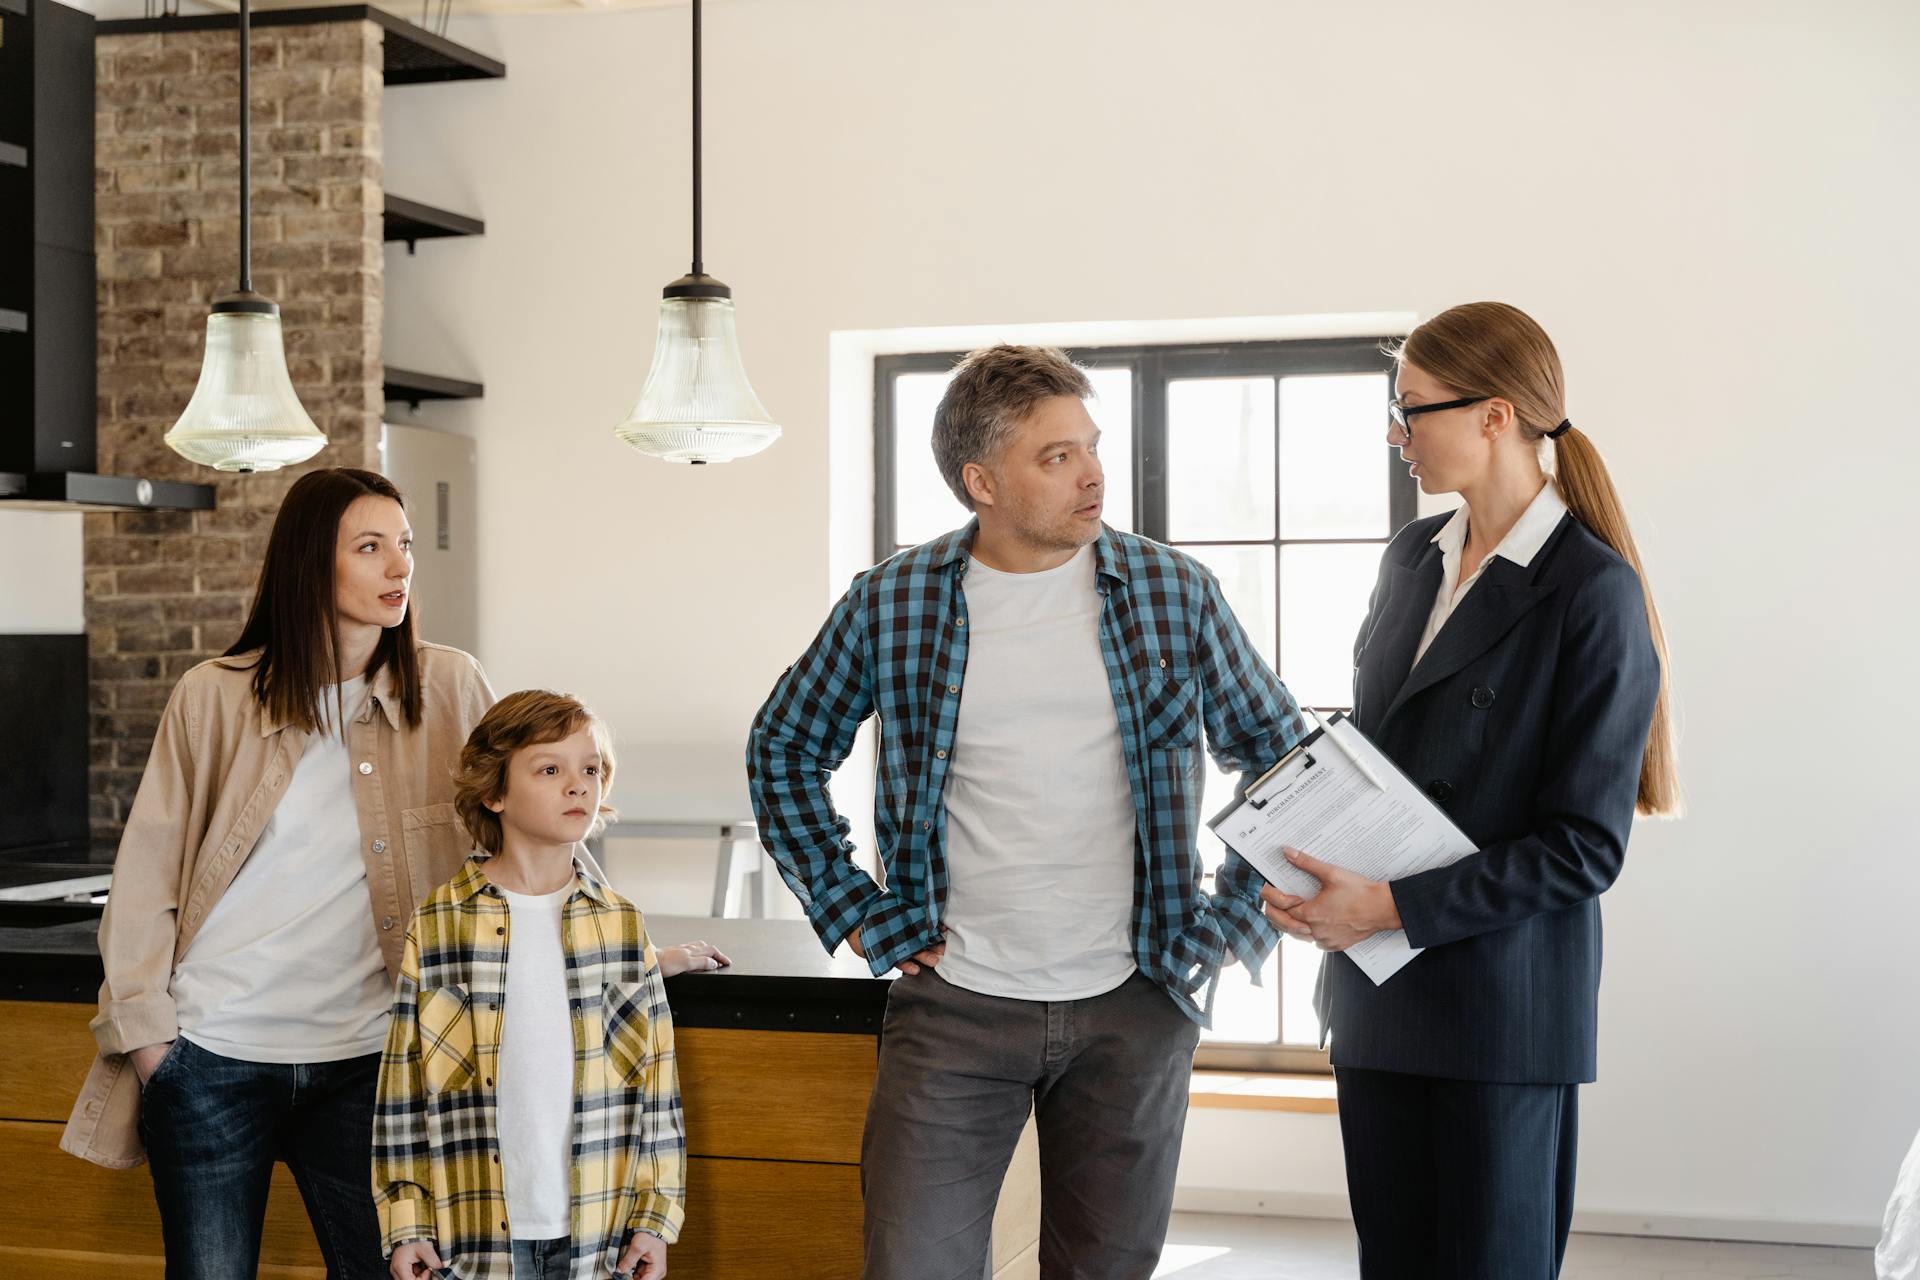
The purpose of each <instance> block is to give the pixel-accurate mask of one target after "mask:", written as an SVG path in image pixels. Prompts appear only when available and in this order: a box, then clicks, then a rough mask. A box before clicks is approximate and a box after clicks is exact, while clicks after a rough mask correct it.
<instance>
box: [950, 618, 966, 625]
mask: <svg viewBox="0 0 1920 1280" xmlns="http://www.w3.org/2000/svg"><path fill="white" fill-rule="evenodd" d="M953 625H954V626H956V627H964V626H966V625H967V620H966V619H965V618H955V619H954V620H953Z"/></svg>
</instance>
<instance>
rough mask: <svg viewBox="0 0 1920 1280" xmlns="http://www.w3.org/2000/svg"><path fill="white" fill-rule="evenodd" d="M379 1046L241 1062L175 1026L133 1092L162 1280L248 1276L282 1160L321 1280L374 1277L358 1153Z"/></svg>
mask: <svg viewBox="0 0 1920 1280" xmlns="http://www.w3.org/2000/svg"><path fill="white" fill-rule="evenodd" d="M379 1072H380V1055H379V1054H377V1053H372V1054H368V1055H366V1056H364V1057H359V1058H348V1059H345V1060H343V1061H340V1062H317V1063H302V1064H298V1065H293V1066H287V1065H281V1064H275V1063H266V1062H241V1061H239V1060H237V1059H234V1058H226V1057H222V1056H221V1055H219V1054H217V1053H213V1052H210V1051H209V1050H206V1049H202V1048H201V1047H200V1046H199V1045H197V1044H194V1043H193V1042H192V1041H190V1040H188V1039H186V1038H185V1037H184V1036H183V1037H181V1038H180V1039H178V1040H176V1041H175V1042H174V1045H173V1048H172V1049H171V1050H169V1051H168V1053H167V1056H166V1057H165V1058H163V1059H161V1062H160V1065H159V1066H158V1067H157V1068H155V1070H154V1073H153V1075H152V1077H150V1078H149V1079H148V1081H147V1083H146V1086H145V1087H144V1088H143V1089H142V1091H141V1095H140V1138H141V1141H142V1142H144V1143H145V1144H146V1148H147V1163H148V1166H149V1168H150V1169H151V1170H152V1172H153V1196H154V1199H155V1201H157V1202H158V1204H159V1206H160V1229H161V1233H162V1235H163V1236H164V1238H165V1241H166V1250H167V1280H252V1278H253V1275H254V1272H255V1270H256V1268H257V1265H258V1262H259V1258H260V1231H261V1225H262V1223H263V1221H264V1220H265V1218H266V1212H267V1185H268V1183H269V1182H270V1181H271V1180H272V1178H273V1165H274V1161H276V1160H280V1161H284V1162H285V1163H286V1165H287V1167H288V1168H289V1169H290V1170H292V1171H293V1177H294V1181H295V1182H296V1183H298V1184H299V1187H300V1196H301V1199H303V1200H304V1201H306V1205H307V1217H308V1218H309V1219H311V1220H312V1222H313V1234H314V1236H315V1238H317V1239H318V1241H319V1243H320V1252H321V1254H322V1255H323V1256H324V1257H325V1259H326V1263H327V1275H328V1277H329V1280H384V1277H385V1276H386V1275H387V1264H386V1260H385V1259H384V1258H382V1257H381V1251H380V1222H379V1218H378V1216H377V1215H376V1214H375V1213H374V1208H373V1190H372V1186H371V1184H370V1183H369V1181H368V1176H369V1175H368V1170H369V1167H370V1166H369V1163H368V1161H369V1160H370V1158H371V1155H370V1153H371V1152H372V1150H373V1095H374V1086H375V1082H376V1080H377V1079H378V1076H379Z"/></svg>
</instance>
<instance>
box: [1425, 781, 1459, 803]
mask: <svg viewBox="0 0 1920 1280" xmlns="http://www.w3.org/2000/svg"><path fill="white" fill-rule="evenodd" d="M1427 794H1428V795H1430V796H1432V797H1433V798H1434V800H1435V801H1437V802H1438V803H1440V804H1445V803H1446V802H1447V801H1449V800H1451V799H1453V784H1452V783H1451V782H1448V781H1447V780H1446V779H1445V778H1441V779H1439V780H1438V781H1436V782H1429V783H1428V784H1427Z"/></svg>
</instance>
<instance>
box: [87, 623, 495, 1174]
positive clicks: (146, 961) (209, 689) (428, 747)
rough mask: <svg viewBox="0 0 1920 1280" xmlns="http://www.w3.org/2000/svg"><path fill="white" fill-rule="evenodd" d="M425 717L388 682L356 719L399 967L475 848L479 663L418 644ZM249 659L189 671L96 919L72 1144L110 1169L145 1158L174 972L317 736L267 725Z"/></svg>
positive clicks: (358, 775) (377, 891)
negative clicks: (443, 888) (90, 1055)
mask: <svg viewBox="0 0 1920 1280" xmlns="http://www.w3.org/2000/svg"><path fill="white" fill-rule="evenodd" d="M419 654H420V683H421V699H422V708H421V724H420V727H419V728H418V729H409V728H407V727H406V721H405V719H404V718H403V717H402V714H401V708H400V706H399V704H398V703H397V702H396V701H395V700H394V697H393V687H392V682H391V680H390V678H389V677H388V673H387V672H385V671H382V672H381V673H380V674H379V675H377V676H375V677H374V679H373V691H372V692H373V696H372V697H371V698H370V699H369V700H368V703H367V706H366V708H365V709H364V710H363V711H362V712H361V714H360V716H359V717H358V718H357V719H355V720H353V721H351V722H350V723H349V724H348V726H347V747H348V750H349V751H350V753H351V759H352V760H353V762H354V773H353V800H354V809H355V811H356V816H357V817H358V818H359V825H360V839H361V854H362V856H363V857H364V858H365V859H366V864H367V889H368V892H369V896H370V898H371V901H372V906H373V922H374V925H375V927H376V928H377V929H378V930H379V935H380V951H381V955H382V956H383V957H384V958H385V960H386V962H387V972H388V974H389V975H396V976H397V975H398V973H399V972H400V952H401V946H402V943H403V942H404V940H405V938H406V932H407V920H408V918H409V917H411V916H412V915H413V911H414V908H415V907H417V906H419V904H420V902H421V900H422V899H424V898H425V897H426V896H427V895H428V894H429V893H431V892H432V891H433V890H434V889H436V888H438V887H439V886H440V885H441V884H443V883H445V882H446V881H447V880H448V879H450V878H451V877H452V876H453V874H454V873H455V872H456V871H458V870H459V869H460V865H461V862H462V861H463V860H464V859H465V858H466V856H467V854H468V853H469V852H470V851H471V848H472V843H471V841H470V840H469V839H468V838H467V835H466V832H465V830H464V828H462V827H461V825H460V820H459V818H458V817H457V816H456V815H455V813H454V809H453V771H454V767H455V765H456V764H457V763H458V762H459V758H460V748H461V746H462V745H463V744H464V743H465V742H466V740H467V733H468V731H469V730H470V729H471V728H472V727H473V725H474V724H475V723H476V722H477V721H478V720H479V719H480V717H481V716H482V715H483V714H485V712H486V710H487V708H488V707H490V706H492V705H493V690H492V689H490V688H489V687H488V685H487V678H486V675H485V674H484V673H483V672H482V671H481V670H480V664H479V663H477V662H475V661H474V660H473V658H472V657H470V656H469V655H467V654H465V653H462V652H461V651H460V650H458V649H449V648H446V647H445V646H443V645H437V644H422V645H420V647H419ZM252 667H253V659H252V658H251V657H250V656H248V655H241V656H239V657H234V658H215V659H213V660H212V661H210V662H203V663H201V664H200V665H199V666H197V667H195V668H194V669H193V670H191V671H189V672H187V674H186V675H185V676H183V677H181V680H180V683H179V685H177V686H176V687H175V688H174V691H173V696H172V698H171V699H170V700H169V701H168V703H167V709H166V712H165V713H164V714H163V715H162V716H161V717H160V728H159V731H158V732H157V733H156V734H155V736H154V740H153V754H152V755H151V756H149V757H148V759H147V771H146V774H145V776H143V777H142V778H141V779H140V790H139V792H138V794H137V795H135V797H134V801H133V811H132V812H131V813H130V814H129V815H128V817H127V825H126V829H125V831H124V832H123V833H122V834H121V837H120V853H119V856H118V857H117V858H116V859H115V861H114V866H113V886H112V890H111V892H110V893H109V894H108V897H107V909H106V914H105V915H103V916H102V917H101V920H100V957H101V960H102V961H103V962H104V964H105V968H106V982H105V983H104V984H103V985H102V986H101V988H100V1013H99V1016H97V1017H95V1018H94V1020H93V1023H92V1026H93V1034H94V1038H95V1039H96V1040H97V1041H99V1044H100V1056H99V1057H98V1058H96V1059H95V1061H94V1064H93V1070H92V1071H90V1072H89V1073H88V1074H87V1082H86V1084H85V1085H84V1086H82V1088H81V1090H80V1097H79V1099H78V1100H77V1101H76V1102H75V1103H74V1107H73V1115H72V1117H71V1118H69V1119H68V1121H67V1128H66V1132H65V1133H64V1134H63V1135H62V1137H61V1139H60V1146H61V1149H62V1150H65V1151H69V1152H71V1153H73V1154H74V1155H77V1156H80V1157H82V1158H84V1159H87V1160H91V1161H93V1162H94V1163H95V1164H102V1165H106V1166H108V1167H109V1168H126V1167H128V1166H131V1165H135V1164H138V1163H140V1162H141V1161H142V1160H143V1159H145V1153H144V1152H143V1151H142V1150H141V1147H140V1137H139V1132H138V1122H139V1114H140V1084H139V1077H138V1075H137V1074H136V1073H135V1072H134V1070H133V1064H132V1061H131V1060H130V1059H129V1058H128V1057H127V1055H128V1054H129V1053H130V1052H132V1051H133V1050H135V1049H139V1048H142V1047H143V1046H146V1045H150V1044H159V1043H161V1042H163V1041H167V1040H172V1039H173V1038H174V1037H175V1036H176V1035H178V1033H179V1023H178V1021H177V1020H176V1018H175V1013H174V1004H173V994H172V990H171V988H172V985H173V970H174V966H175V965H176V964H178V963H179V961H180V958H181V957H182V956H184V955H186V953H187V948H188V947H190V946H192V945H193V939H194V935H195V934H196V933H197V932H199V929H200V926H201V924H203V923H204V922H205V921H206V918H207V913H208V912H209V911H211V910H212V909H213V904H214V903H216V902H218V901H219V900H220V895H221V894H223V893H225V892H226V889H227V886H228V885H229V884H232V883H233V877H234V875H235V874H236V873H237V872H238V871H239V870H240V864H241V863H243V862H245V861H246V859H247V855H248V854H249V853H250V852H252V850H253V845H254V841H255V840H257V839H258V838H259V836H260V832H261V829H262V828H263V827H265V826H266V823H267V819H268V818H269V817H270V816H271V815H272V813H273V810H274V806H276V805H277V804H279V802H280V797H281V795H282V793H283V792H285V790H286V787H287V783H288V781H289V780H290V779H291V778H292V777H293V766H294V764H295V763H296V762H297V761H298V760H299V759H300V755H301V753H302V752H303V751H304V750H305V749H306V745H307V735H306V734H305V733H304V732H303V731H301V730H299V729H295V728H291V727H289V726H286V725H283V724H278V723H275V722H273V721H271V720H270V719H269V718H268V717H267V715H266V711H265V709H264V708H262V707H261V705H260V703H259V700H258V699H256V698H255V697H254V696H253V688H252V679H253V671H252Z"/></svg>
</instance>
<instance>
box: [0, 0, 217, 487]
mask: <svg viewBox="0 0 1920 1280" xmlns="http://www.w3.org/2000/svg"><path fill="white" fill-rule="evenodd" d="M93 35H94V19H93V15H92V14H89V13H83V12H81V11H80V10H78V9H72V8H69V7H67V6H66V5H63V4H59V3H56V2H55V0H0V509H3V508H5V507H7V506H35V507H60V508H91V509H95V510H136V511H140V510H175V511H205V510H209V509H211V508H212V506H213V486H211V485H204V484H185V483H182V482H180V481H174V480H155V479H150V478H147V477H144V476H103V475H97V474H95V473H94V470H93V468H94V466H95V463H96V458H97V454H96V450H95V437H94V424H95V420H96V418H97V417H98V414H99V401H98V399H97V377H96V359H97V351H96V349H95V341H96V338H95V331H96V328H97V321H96V318H95V311H94V296H95V287H96V281H95V278H94V244H93V221H94V206H93V191H94V154H93V129H94V52H93Z"/></svg>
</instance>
